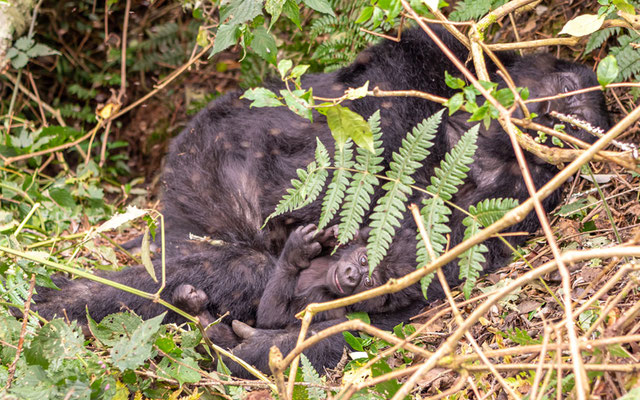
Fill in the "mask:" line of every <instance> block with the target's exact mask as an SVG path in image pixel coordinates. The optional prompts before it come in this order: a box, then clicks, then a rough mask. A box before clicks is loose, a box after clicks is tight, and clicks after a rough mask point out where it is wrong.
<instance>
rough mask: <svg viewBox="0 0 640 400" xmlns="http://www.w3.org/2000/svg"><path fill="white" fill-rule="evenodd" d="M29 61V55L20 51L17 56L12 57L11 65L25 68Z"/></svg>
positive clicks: (16, 67)
mask: <svg viewBox="0 0 640 400" xmlns="http://www.w3.org/2000/svg"><path fill="white" fill-rule="evenodd" d="M28 62H29V57H27V55H26V54H24V53H23V52H19V53H18V54H17V55H16V56H15V57H13V58H12V59H11V66H12V67H13V68H15V69H20V68H24V66H25V65H27V63H28Z"/></svg>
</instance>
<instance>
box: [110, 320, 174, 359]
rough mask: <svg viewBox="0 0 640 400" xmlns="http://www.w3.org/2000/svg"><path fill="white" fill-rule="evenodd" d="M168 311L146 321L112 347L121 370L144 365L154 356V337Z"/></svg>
mask: <svg viewBox="0 0 640 400" xmlns="http://www.w3.org/2000/svg"><path fill="white" fill-rule="evenodd" d="M166 314H167V313H166V312H164V313H162V314H160V315H158V316H157V317H155V318H152V319H150V320H147V321H144V322H143V323H142V324H140V326H138V327H137V328H136V330H135V331H133V333H132V334H131V337H124V338H122V339H121V340H120V341H119V342H118V343H116V344H115V345H114V346H113V348H112V349H111V360H112V362H113V365H115V366H116V367H118V369H120V371H125V370H127V369H135V368H137V367H139V366H140V365H142V364H143V363H144V362H145V361H146V360H147V359H149V358H151V357H153V356H154V355H155V354H154V353H155V352H154V351H153V341H152V339H153V337H154V336H155V334H156V333H157V332H158V330H159V329H160V325H161V324H162V320H163V319H164V316H165V315H166Z"/></svg>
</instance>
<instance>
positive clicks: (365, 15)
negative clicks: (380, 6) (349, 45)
mask: <svg viewBox="0 0 640 400" xmlns="http://www.w3.org/2000/svg"><path fill="white" fill-rule="evenodd" d="M371 16H373V7H364V8H363V9H362V11H361V12H360V16H359V17H358V19H357V20H356V24H361V23H363V22H366V21H368V20H370V19H371Z"/></svg>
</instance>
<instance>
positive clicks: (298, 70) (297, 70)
mask: <svg viewBox="0 0 640 400" xmlns="http://www.w3.org/2000/svg"><path fill="white" fill-rule="evenodd" d="M309 67H310V66H309V65H305V64H300V65H296V66H295V67H293V69H292V70H291V74H290V75H291V77H292V78H294V79H296V78H300V77H301V76H302V75H304V73H305V72H307V70H308V69H309Z"/></svg>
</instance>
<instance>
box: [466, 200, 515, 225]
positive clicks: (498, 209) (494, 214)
mask: <svg viewBox="0 0 640 400" xmlns="http://www.w3.org/2000/svg"><path fill="white" fill-rule="evenodd" d="M518 204H519V202H518V200H516V199H512V198H506V199H503V198H498V199H484V200H482V201H481V202H480V203H478V204H476V205H475V207H474V206H471V207H469V213H470V214H471V215H473V216H474V217H475V219H476V220H477V221H478V222H479V223H480V224H481V225H482V226H484V227H485V228H486V227H487V226H489V225H491V224H493V223H494V222H496V221H497V220H499V219H500V218H502V217H504V215H505V214H506V213H508V212H509V211H511V210H513V209H514V208H516V207H517V206H518Z"/></svg>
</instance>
